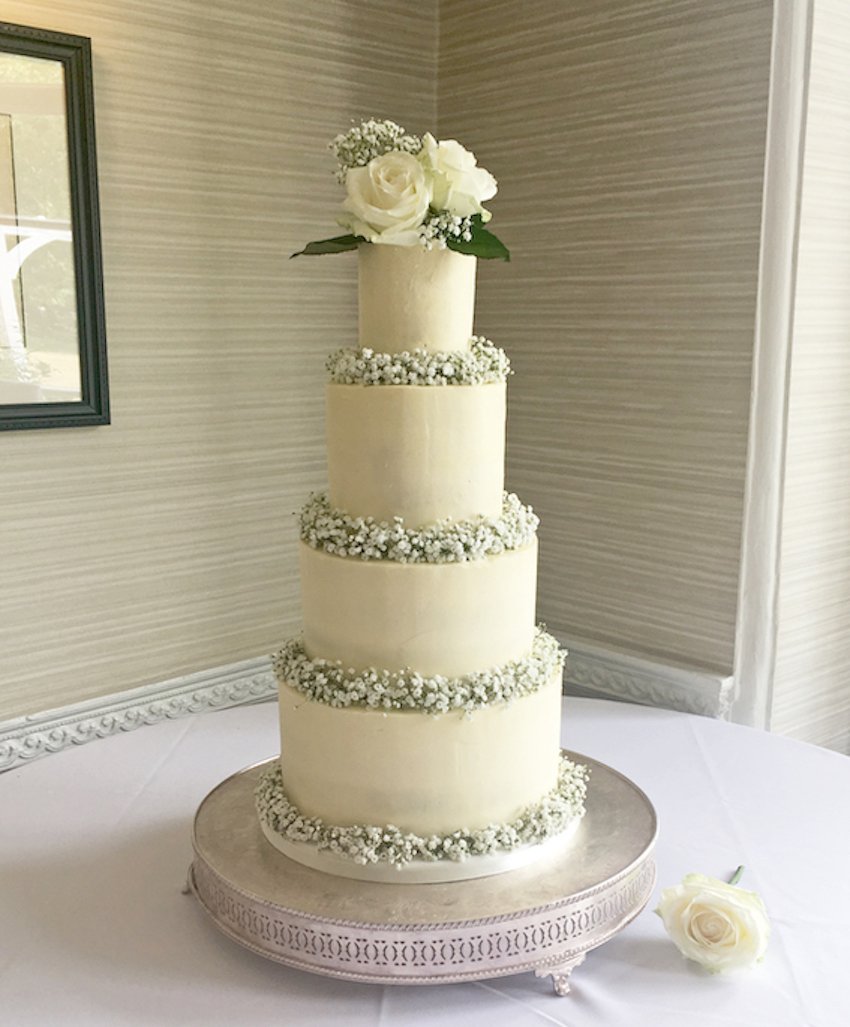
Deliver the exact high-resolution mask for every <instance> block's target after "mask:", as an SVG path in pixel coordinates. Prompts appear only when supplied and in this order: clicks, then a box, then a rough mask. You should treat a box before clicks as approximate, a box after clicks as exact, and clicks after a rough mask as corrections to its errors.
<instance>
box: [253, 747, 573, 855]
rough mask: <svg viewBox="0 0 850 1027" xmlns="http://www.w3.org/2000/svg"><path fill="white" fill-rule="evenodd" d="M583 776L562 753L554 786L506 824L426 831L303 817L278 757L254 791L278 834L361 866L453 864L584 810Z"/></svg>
mask: <svg viewBox="0 0 850 1027" xmlns="http://www.w3.org/2000/svg"><path fill="white" fill-rule="evenodd" d="M588 776H589V771H588V769H587V767H585V766H582V765H581V764H577V763H573V762H572V761H571V760H569V759H567V758H566V757H564V756H562V757H561V762H560V766H559V769H558V783H557V785H556V786H555V788H554V789H553V790H552V791H551V792H549V793H548V794H546V795H544V796H543V798H542V799H540V801H539V802H536V803H533V804H532V805H530V806H528V807H526V809H524V810H523V811H522V813H520V815H519V816H518V817H517V818H516V819H515V820H513V821H511V822H510V823H507V824H489V825H488V826H487V827H483V828H480V829H479V830H477V831H470V830H467V829H466V828H461V829H460V830H458V831H453V832H452V833H451V834H432V835H428V836H422V835H417V834H413V833H409V832H405V831H402V830H401V829H400V828H398V827H395V826H394V825H392V824H388V825H386V826H384V827H377V826H372V825H369V826H364V825H360V824H356V825H355V826H353V827H338V826H335V825H333V824H326V823H325V822H324V821H323V820H322V819H321V818H319V817H308V816H305V815H304V814H303V813H301V811H300V810H299V809H298V807H297V806H295V805H294V804H293V803H292V802H291V801H290V800H289V799H288V798H287V796H286V793H285V791H284V789H283V779H282V775H281V770H280V762H279V761H278V760H275V762H274V763H273V764H272V765H271V767H269V769H268V770H266V771H265V772H264V774H263V775H262V777H261V778H260V781H259V784H258V785H257V790H256V793H255V794H256V802H257V813H258V815H259V818H260V821H261V822H262V823H263V824H264V825H265V826H266V827H267V828H269V829H270V830H272V831H274V832H275V833H277V834H279V835H282V836H283V837H284V838H288V839H289V840H290V841H293V842H311V843H313V844H315V845H316V846H317V847H318V849H319V851H322V850H330V851H331V852H333V853H335V854H336V855H338V856H342V857H344V858H346V859H351V860H353V861H354V862H355V863H359V864H361V865H365V864H368V863H389V864H391V865H393V866H399V867H401V866H404V865H405V864H406V863H410V862H411V861H412V860H426V861H427V862H430V863H434V862H436V861H437V860H452V861H454V862H458V863H459V862H462V861H463V860H465V859H467V858H468V857H470V856H485V855H489V854H491V853H495V852H509V851H511V850H512V849H516V848H518V847H519V846H521V845H531V844H535V843H539V842H543V841H545V840H546V839H547V838H551V837H553V836H554V835H556V834H559V833H560V832H561V831H563V830H564V829H565V828H566V827H567V826H568V825H569V824H570V823H571V822H572V821H573V820H574V819H575V818H576V817H581V816H583V815H584V812H585V810H584V799H585V796H586V794H587V779H588Z"/></svg>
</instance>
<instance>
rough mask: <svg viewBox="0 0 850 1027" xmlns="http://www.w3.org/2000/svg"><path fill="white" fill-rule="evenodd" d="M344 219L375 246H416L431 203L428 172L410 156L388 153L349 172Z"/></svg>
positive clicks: (346, 178) (345, 222) (341, 219)
mask: <svg viewBox="0 0 850 1027" xmlns="http://www.w3.org/2000/svg"><path fill="white" fill-rule="evenodd" d="M345 188H346V191H347V193H348V195H347V197H346V199H345V202H344V203H343V209H344V210H345V211H347V212H348V214H349V215H350V217H345V216H343V217H342V218H340V221H341V223H342V224H344V225H345V226H346V227H347V228H348V229H350V231H351V232H353V233H354V234H355V235H359V236H362V237H363V238H364V239H368V240H369V242H375V243H392V244H393V245H396V246H415V245H416V244H417V243H418V242H419V229H420V227H421V225H422V222H423V220H424V219H425V215H426V214H427V212H428V206H429V204H430V202H431V188H430V184H429V182H428V177H427V175H426V174H425V170H424V168H423V167H422V165H421V164H420V163H419V161H418V160H417V159H416V158H415V157H413V156H411V154H409V153H399V152H394V153H385V154H383V156H381V157H375V158H373V159H372V160H370V161H369V163H368V164H367V165H366V167H365V168H349V170H348V173H347V175H346V177H345Z"/></svg>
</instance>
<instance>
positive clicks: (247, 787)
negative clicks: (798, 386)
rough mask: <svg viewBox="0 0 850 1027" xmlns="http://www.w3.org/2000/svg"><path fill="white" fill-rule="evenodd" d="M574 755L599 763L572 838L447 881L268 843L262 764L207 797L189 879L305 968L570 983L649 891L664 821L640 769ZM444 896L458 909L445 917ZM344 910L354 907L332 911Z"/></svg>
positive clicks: (260, 946) (420, 980)
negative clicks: (332, 862)
mask: <svg viewBox="0 0 850 1027" xmlns="http://www.w3.org/2000/svg"><path fill="white" fill-rule="evenodd" d="M567 755H569V756H570V758H575V759H576V760H580V761H581V762H583V763H587V764H589V765H590V766H591V785H592V787H591V789H590V791H589V795H588V813H587V816H586V817H585V822H584V823H583V825H582V828H583V833H582V834H580V835H579V836H577V838H576V841H575V843H574V844H573V846H571V847H570V848H569V849H568V850H567V851H565V852H563V853H560V854H558V855H557V856H555V857H552V858H551V859H549V860H547V861H545V862H544V863H540V864H536V865H535V866H532V867H525V868H523V869H521V870H517V871H511V872H508V873H506V874H500V875H496V876H494V877H489V878H479V879H477V880H472V881H466V882H462V883H455V884H443V885H433V884H427V885H415V884H409V885H395V884H389V885H382V884H364V883H363V882H356V881H350V880H348V879H345V878H337V877H331V876H330V875H327V874H321V873H318V872H317V871H315V870H310V869H308V868H306V867H302V866H300V865H299V864H296V863H293V862H292V861H291V860H288V859H287V858H286V857H285V856H283V855H282V854H280V853H278V852H276V851H275V850H274V849H272V848H271V847H270V846H269V845H268V843H267V842H266V840H265V839H264V838H263V836H262V834H261V832H260V829H259V825H258V824H254V823H253V822H255V821H256V815H255V812H254V804H253V788H254V785H255V782H256V779H257V777H258V775H259V773H260V772H261V770H262V767H263V766H264V765H261V766H260V767H259V768H258V767H252V768H248V770H245V771H241V772H240V773H239V774H236V775H234V776H233V777H231V778H228V779H227V780H226V781H223V782H222V783H221V784H220V785H219V786H218V787H217V788H216V789H214V790H213V791H212V792H211V793H210V795H208V796H207V798H206V799H205V800H204V802H203V803H202V804H201V806H200V808H199V809H198V813H197V816H196V820H195V836H194V847H195V859H194V862H193V863H192V866H191V867H190V870H189V876H188V887H189V889H190V890H191V892H192V893H193V894H194V895H195V897H196V898H197V899H198V901H199V902H200V904H201V906H202V907H203V909H204V910H205V912H206V913H207V914H208V915H209V916H210V918H211V919H212V921H213V923H214V924H215V926H216V927H218V929H219V930H221V931H222V932H223V933H224V934H226V935H227V936H228V937H230V938H231V939H232V940H234V941H236V942H238V943H239V944H240V945H243V946H245V947H246V948H248V949H250V950H251V951H253V952H255V953H257V954H259V955H262V956H264V957H266V958H268V959H272V960H275V961H277V962H280V963H284V964H286V965H288V966H291V967H295V968H297V969H301V970H308V971H310V972H313V973H318V974H322V975H327V976H331V977H338V978H343V979H347V980H354V981H362V982H371V983H376V984H446V983H453V982H459V981H471V980H485V979H488V978H493V977H500V976H505V975H509V974H516V973H522V972H530V971H534V972H535V974H536V975H537V976H538V977H545V976H548V977H551V978H552V982H553V986H554V989H555V992H556V994H558V995H566V994H567V993H568V992H569V990H570V975H571V973H572V971H573V970H574V968H575V967H576V966H578V965H579V964H580V963H582V962H583V960H584V958H585V955H586V954H587V952H588V951H590V950H591V949H593V948H596V947H597V946H599V945H601V944H603V943H604V942H606V941H608V940H609V939H610V938H612V937H613V936H614V935H615V934H617V933H618V932H619V931H621V930H622V929H623V928H624V927H625V926H626V925H627V924H628V923H630V921H631V920H633V919H634V918H635V917H636V916H637V915H638V913H639V912H640V911H641V910H642V909H643V908H644V906H645V905H646V903H647V902H648V901H649V898H650V895H651V894H652V890H653V887H654V884H655V862H654V858H653V851H654V844H655V837H656V833H657V822H656V818H655V811H654V810H653V808H652V805H651V803H650V802H649V800H648V799H647V798H646V796H645V795H644V794H643V792H641V791H640V789H638V788H637V787H636V786H635V785H633V784H632V782H630V781H629V780H628V779H627V778H625V777H623V775H621V774H618V773H617V772H616V771H614V770H612V769H611V768H610V767H606V766H605V765H604V764H600V763H597V762H596V761H594V760H589V759H588V758H587V757H586V756H578V755H575V754H567ZM615 825H616V826H617V828H618V829H617V830H614V827H615ZM603 839H604V840H605V841H606V842H607V843H608V845H609V852H608V853H607V854H606V870H605V871H604V872H601V873H594V867H593V865H592V864H591V862H590V860H589V856H588V855H587V854H588V853H590V852H591V851H594V852H599V851H600V849H599V843H600V840H603ZM382 889H383V891H382ZM447 908H450V909H451V910H452V912H453V913H456V914H457V919H455V920H452V921H443V920H441V919H440V915H439V911H440V910H445V909H447ZM340 909H344V910H345V912H346V916H347V919H339V918H338V913H337V915H335V911H338V910H340ZM382 913H383V914H385V915H384V916H383V918H382Z"/></svg>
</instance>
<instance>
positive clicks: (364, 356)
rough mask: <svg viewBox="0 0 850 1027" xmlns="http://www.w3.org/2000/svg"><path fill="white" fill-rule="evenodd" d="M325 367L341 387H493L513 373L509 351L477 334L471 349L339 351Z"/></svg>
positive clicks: (331, 377)
mask: <svg viewBox="0 0 850 1027" xmlns="http://www.w3.org/2000/svg"><path fill="white" fill-rule="evenodd" d="M325 366H326V367H327V370H328V374H329V375H330V380H331V381H332V382H334V383H335V384H337V385H491V384H494V383H496V382H504V381H506V380H507V377H508V375H509V374H511V362H510V360H509V359H508V356H507V354H506V353H505V351H504V350H503V349H499V347H498V346H494V345H493V343H492V342H490V340H489V339H485V338H484V337H483V336H481V335H473V337H472V339H471V340H470V343H469V349H468V350H447V351H445V352H442V353H431V352H429V351H428V350H424V349H415V350H413V351H412V352H409V351H405V352H404V353H377V352H375V350H372V349H369V348H364V349H358V348H357V347H350V348H346V349H339V350H337V351H336V352H335V353H331V355H330V356H329V357H328V359H327V363H326V365H325Z"/></svg>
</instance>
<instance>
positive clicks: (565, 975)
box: [534, 952, 585, 995]
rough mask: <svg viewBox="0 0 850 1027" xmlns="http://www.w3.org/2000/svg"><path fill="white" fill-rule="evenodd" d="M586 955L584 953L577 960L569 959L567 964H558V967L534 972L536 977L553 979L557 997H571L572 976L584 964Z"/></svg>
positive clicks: (544, 967) (546, 967)
mask: <svg viewBox="0 0 850 1027" xmlns="http://www.w3.org/2000/svg"><path fill="white" fill-rule="evenodd" d="M584 956H585V954H584V953H583V952H582V954H581V955H580V956H576V957H575V959H568V960H567V961H566V962H565V963H558V965H557V966H542V967H539V968H538V969H537V970H535V971H534V974H535V976H536V977H551V978H552V986H553V987H554V989H555V994H556V995H569V993H570V974H571V973H572V972H573V970H575V968H576V967H577V966H580V965H581V964H582V963H583V962H584Z"/></svg>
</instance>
